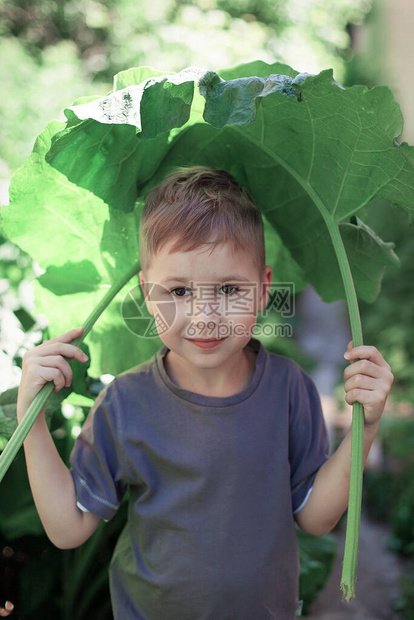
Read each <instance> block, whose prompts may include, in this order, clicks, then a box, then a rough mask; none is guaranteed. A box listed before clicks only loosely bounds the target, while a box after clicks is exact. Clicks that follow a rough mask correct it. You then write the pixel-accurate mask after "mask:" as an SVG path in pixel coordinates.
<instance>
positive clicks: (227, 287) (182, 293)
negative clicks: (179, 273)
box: [170, 284, 240, 297]
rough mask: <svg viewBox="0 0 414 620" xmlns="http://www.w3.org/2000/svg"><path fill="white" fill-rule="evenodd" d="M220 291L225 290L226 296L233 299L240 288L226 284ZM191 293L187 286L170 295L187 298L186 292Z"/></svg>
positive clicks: (172, 291) (176, 289) (175, 289)
mask: <svg viewBox="0 0 414 620" xmlns="http://www.w3.org/2000/svg"><path fill="white" fill-rule="evenodd" d="M219 290H220V291H221V290H223V291H224V295H225V296H226V297H231V296H233V295H234V294H235V293H237V292H238V291H239V290H240V288H239V287H238V286H233V285H232V284H224V285H223V286H221V287H220V289H219ZM186 291H187V292H189V293H190V292H191V291H190V290H189V289H188V288H186V287H185V286H178V287H176V288H173V289H172V290H171V291H170V293H172V295H173V296H174V297H187V295H186V294H185V292H186Z"/></svg>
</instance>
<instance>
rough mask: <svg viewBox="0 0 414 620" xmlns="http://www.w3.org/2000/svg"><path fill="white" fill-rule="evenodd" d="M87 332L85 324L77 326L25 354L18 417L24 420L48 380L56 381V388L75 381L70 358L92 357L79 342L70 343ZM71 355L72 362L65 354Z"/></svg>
mask: <svg viewBox="0 0 414 620" xmlns="http://www.w3.org/2000/svg"><path fill="white" fill-rule="evenodd" d="M82 332H83V327H77V328H75V329H71V330H70V331H68V332H66V333H64V334H61V335H60V336H56V338H52V339H51V340H45V342H42V344H40V345H38V346H37V347H33V349H30V350H29V351H27V352H26V353H25V355H24V356H23V364H22V378H21V381H20V386H19V391H18V397H17V417H18V420H19V422H20V420H21V418H22V417H23V416H24V414H25V413H26V411H27V409H28V408H29V406H30V405H31V403H32V401H33V399H34V397H35V396H36V394H37V393H38V392H40V390H41V389H42V387H43V386H44V385H45V383H47V382H48V381H53V383H54V384H55V387H54V388H53V389H54V391H55V392H59V390H61V389H62V388H63V387H69V386H70V384H71V383H72V369H71V367H70V362H71V361H72V360H73V359H74V358H76V359H77V360H79V361H80V362H86V361H87V360H88V357H87V356H86V355H85V354H84V352H83V351H82V350H81V349H80V348H79V347H77V346H75V345H73V344H69V343H70V342H71V341H72V340H74V339H75V338H78V337H79V336H80V335H81V334H82ZM65 357H67V358H70V359H69V362H68V361H66V360H65V359H64V358H65Z"/></svg>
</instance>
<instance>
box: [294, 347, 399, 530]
mask: <svg viewBox="0 0 414 620" xmlns="http://www.w3.org/2000/svg"><path fill="white" fill-rule="evenodd" d="M345 357H346V358H347V359H348V360H350V361H352V360H356V359H358V361H355V362H353V363H351V364H350V366H348V367H347V368H346V369H345V372H344V378H345V385H344V388H345V392H346V396H345V400H346V402H347V403H348V404H349V405H352V403H354V402H355V401H359V402H360V403H361V404H362V405H363V406H364V466H365V463H366V461H367V458H368V454H369V451H370V448H371V445H372V443H373V441H374V438H375V435H376V432H377V430H378V426H379V422H380V418H381V415H382V412H383V410H384V406H385V401H386V399H387V396H388V394H389V391H390V389H391V385H392V383H393V380H394V377H393V375H392V373H391V369H390V366H389V365H388V364H387V362H386V361H385V360H384V358H383V357H382V355H381V354H380V353H379V351H378V350H377V349H376V348H375V347H368V346H360V347H355V348H352V342H350V343H349V345H348V350H347V352H346V353H345ZM350 465H351V431H349V432H348V433H347V435H346V436H345V438H344V440H343V441H342V443H341V445H340V446H339V448H338V449H337V450H336V452H335V453H334V454H333V455H332V456H331V457H330V458H329V459H328V460H327V461H326V462H325V463H324V464H323V465H322V466H321V468H320V469H319V471H318V473H317V475H316V478H315V481H314V484H313V489H312V492H311V494H310V496H309V499H308V501H307V502H306V504H305V506H304V507H303V508H302V509H301V510H300V511H299V512H298V513H296V514H295V519H296V521H297V523H298V525H299V527H300V528H301V529H303V530H304V531H306V532H308V533H309V534H313V535H315V536H321V535H322V534H326V533H327V532H330V531H331V530H332V529H333V527H334V526H335V525H336V524H337V522H338V521H339V519H340V518H341V516H342V515H343V513H344V511H345V509H346V507H347V505H348V495H349V474H350Z"/></svg>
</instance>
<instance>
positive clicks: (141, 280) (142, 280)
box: [138, 270, 154, 316]
mask: <svg viewBox="0 0 414 620" xmlns="http://www.w3.org/2000/svg"><path fill="white" fill-rule="evenodd" d="M138 275H139V283H140V285H141V289H142V292H143V295H144V299H145V305H146V306H147V310H148V312H149V313H150V315H151V316H154V310H153V307H152V302H151V300H150V297H149V293H148V289H147V282H146V277H145V274H144V272H143V271H142V270H141V271H140V272H139V274H138Z"/></svg>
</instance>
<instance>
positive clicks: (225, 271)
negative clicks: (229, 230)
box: [151, 242, 255, 282]
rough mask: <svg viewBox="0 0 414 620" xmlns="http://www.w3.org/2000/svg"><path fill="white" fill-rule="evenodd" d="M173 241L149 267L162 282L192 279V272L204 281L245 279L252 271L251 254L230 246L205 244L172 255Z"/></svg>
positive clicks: (253, 265) (225, 244)
mask: <svg viewBox="0 0 414 620" xmlns="http://www.w3.org/2000/svg"><path fill="white" fill-rule="evenodd" d="M173 244H174V242H170V243H168V244H166V245H165V246H164V247H163V248H161V251H159V252H158V253H157V254H156V255H155V256H154V257H153V258H154V260H151V263H152V267H153V268H154V269H155V270H156V271H157V272H158V273H159V275H160V276H162V277H163V281H165V282H167V281H169V280H185V279H187V280H188V281H190V280H192V279H194V275H195V272H197V274H198V275H200V272H202V273H203V278H204V279H208V278H209V277H210V279H211V280H214V279H215V278H223V279H228V280H230V279H234V280H236V279H238V280H243V279H244V280H248V279H249V277H248V275H250V278H251V274H252V272H253V271H254V270H255V263H254V256H253V253H252V252H249V251H247V250H243V249H242V248H235V247H234V246H233V245H232V244H230V243H218V244H215V245H212V244H204V245H202V246H199V247H197V248H195V249H193V250H188V251H184V250H182V249H180V250H177V251H174V252H171V247H172V246H173Z"/></svg>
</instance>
